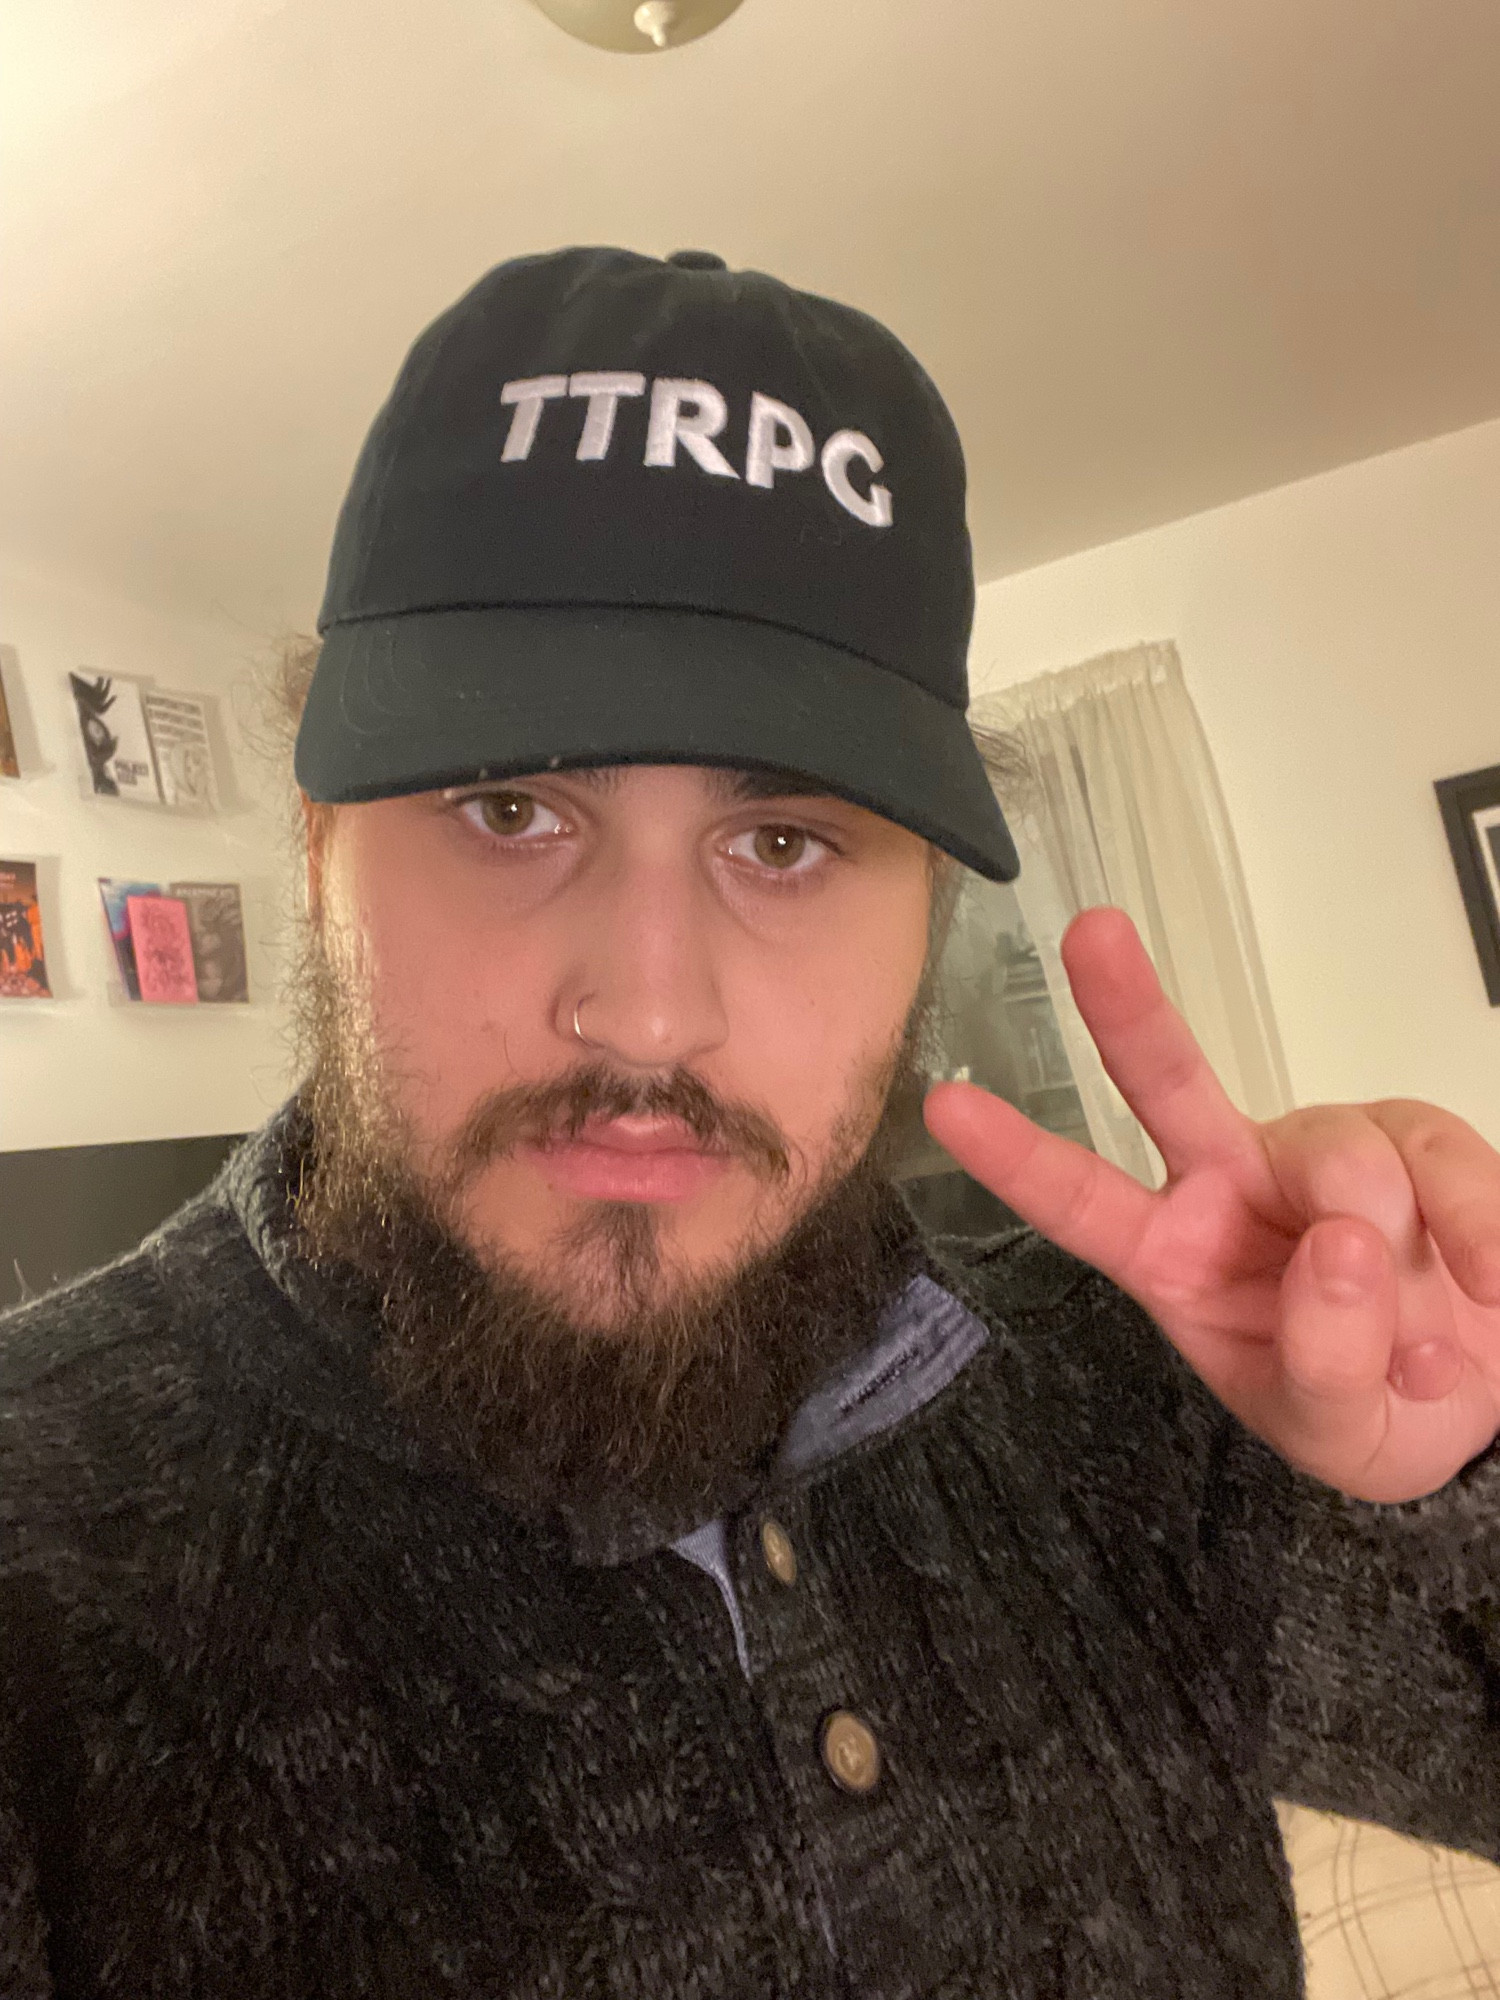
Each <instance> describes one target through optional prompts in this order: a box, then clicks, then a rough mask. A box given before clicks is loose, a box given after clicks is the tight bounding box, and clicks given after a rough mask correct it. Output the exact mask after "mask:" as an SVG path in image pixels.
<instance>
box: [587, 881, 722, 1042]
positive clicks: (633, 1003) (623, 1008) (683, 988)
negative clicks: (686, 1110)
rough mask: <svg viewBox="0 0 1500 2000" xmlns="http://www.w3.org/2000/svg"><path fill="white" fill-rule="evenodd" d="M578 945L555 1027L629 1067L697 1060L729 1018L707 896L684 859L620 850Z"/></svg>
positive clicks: (598, 888) (719, 1039)
mask: <svg viewBox="0 0 1500 2000" xmlns="http://www.w3.org/2000/svg"><path fill="white" fill-rule="evenodd" d="M581 914H582V917H583V926H582V927H583V933H584V944H583V948H582V949H581V950H580V951H579V952H578V953H577V954H576V957H575V961H574V964H573V966H572V968H571V971H570V976H569V977H568V979H567V980H566V981H565V983H564V985H563V987H562V989H561V990H560V991H559V994H558V998H557V1020H556V1025H557V1029H558V1032H559V1033H560V1034H561V1035H562V1036H563V1037H564V1038H565V1039H566V1040H567V1041H568V1042H570V1043H571V1044H572V1045H573V1047H574V1049H575V1050H577V1049H578V1048H579V1047H583V1048H586V1049H588V1050H590V1051H592V1052H594V1053H597V1054H600V1055H603V1056H607V1057H610V1058H612V1059H613V1060H614V1061H615V1062H616V1063H618V1064H619V1065H621V1066H622V1067H624V1068H627V1069H636V1070H643V1071H644V1070H663V1069H672V1068H677V1067H680V1066H683V1065H688V1064H691V1063H693V1062H695V1061H700V1060H701V1059H702V1058H703V1057H705V1056H707V1055H710V1054H712V1053H713V1051H714V1050H716V1049H718V1048H720V1047H721V1046H722V1045H723V1042H724V1039H725V1037H726V1035H727V1033H728V1028H729V1023H728V1017H727V1015H726V1013H725V1009H724V1005H723V1001H722V998H721V995H720V990H719V978H718V967H717V964H716V953H715V937H714V932H715V923H714V909H713V901H712V896H711V894H710V893H709V891H708V888H707V885H706V884H705V883H704V882H703V881H702V879H701V876H700V875H699V874H698V871H697V870H696V869H695V868H694V867H693V865H692V863H691V861H690V859H688V858H687V857H684V856H677V855H673V854H670V853H665V854H662V855H659V856H655V857H653V856H651V855H647V854H635V855H625V856H621V857H620V858H619V860H618V861H617V863H616V864H615V865H614V866H612V867H610V868H609V869H607V870H604V871H601V873H600V875H599V878H598V880H597V882H596V884H595V888H594V893H593V895H592V896H591V897H590V899H589V905H588V908H587V909H586V911H584V912H582V913H581Z"/></svg>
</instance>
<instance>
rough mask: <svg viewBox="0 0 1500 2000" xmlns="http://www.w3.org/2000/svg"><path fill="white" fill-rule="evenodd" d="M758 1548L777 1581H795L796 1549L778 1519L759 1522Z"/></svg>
mask: <svg viewBox="0 0 1500 2000" xmlns="http://www.w3.org/2000/svg"><path fill="white" fill-rule="evenodd" d="M760 1549H761V1554H762V1555H763V1556H764V1557H765V1559H766V1568H767V1569H768V1570H769V1571H770V1572H771V1574H772V1576H774V1577H775V1579H776V1581H777V1582H778V1583H795V1582H796V1581H797V1551H796V1550H795V1549H794V1548H793V1547H792V1538H791V1536H790V1535H789V1534H788V1533H787V1531H786V1529H785V1528H783V1527H782V1525H781V1523H780V1522H779V1521H762V1522H761V1524H760Z"/></svg>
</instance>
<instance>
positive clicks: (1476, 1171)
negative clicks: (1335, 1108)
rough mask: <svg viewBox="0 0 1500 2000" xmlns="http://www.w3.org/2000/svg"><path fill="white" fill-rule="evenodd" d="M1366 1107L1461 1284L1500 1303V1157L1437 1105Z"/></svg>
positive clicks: (1482, 1301)
mask: <svg viewBox="0 0 1500 2000" xmlns="http://www.w3.org/2000/svg"><path fill="white" fill-rule="evenodd" d="M1367 1110H1368V1115H1369V1117H1370V1119H1371V1120H1372V1121H1373V1123H1374V1124H1376V1125H1377V1126H1378V1127H1379V1129H1380V1130H1381V1131H1382V1132H1384V1133H1385V1134H1386V1135H1387V1137H1388V1138H1389V1139H1390V1142H1391V1144H1392V1145H1393V1146H1394V1148H1395V1149H1396V1152H1397V1153H1398V1155H1399V1157H1400V1159H1401V1163H1402V1166H1403V1169H1404V1171H1405V1172H1406V1174H1407V1175H1408V1177H1409V1180H1410V1183H1411V1187H1412V1191H1413V1196H1414V1200H1415V1205H1416V1207H1417V1209H1418V1211H1419V1212H1420V1215H1421V1218H1422V1221H1423V1223H1424V1224H1425V1225H1426V1228H1427V1230H1428V1232H1429V1233H1430V1234H1431V1237H1432V1240H1433V1242H1434V1243H1435V1244H1436V1245H1437V1247H1438V1249H1439V1251H1440V1252H1441V1253H1442V1258H1443V1262H1444V1263H1445V1264H1446V1265H1447V1267H1448V1269H1449V1271H1450V1272H1451V1273H1452V1275H1453V1277H1454V1279H1455V1281H1456V1282H1457V1283H1458V1284H1459V1285H1460V1286H1461V1287H1462V1288H1463V1290H1464V1291H1465V1292H1466V1293H1467V1294H1468V1295H1469V1297H1470V1298H1471V1299H1473V1300H1474V1302H1475V1303H1476V1305H1500V1153H1497V1152H1496V1151H1495V1149H1494V1147H1493V1146H1490V1145H1488V1144H1487V1143H1486V1142H1485V1141H1484V1140H1483V1139H1482V1138H1481V1137H1480V1136H1479V1134H1478V1133H1477V1132H1476V1131H1475V1130H1474V1128H1473V1126H1472V1125H1466V1124H1465V1123H1464V1121H1463V1120H1462V1119H1461V1118H1455V1117H1454V1115H1453V1114H1452V1112H1449V1111H1443V1110H1440V1109H1439V1108H1438V1106H1437V1105H1435V1104H1420V1103H1416V1102H1413V1101H1410V1100H1407V1099H1392V1100H1390V1101H1388V1102H1385V1103H1381V1104H1372V1105H1370V1106H1368V1107H1367Z"/></svg>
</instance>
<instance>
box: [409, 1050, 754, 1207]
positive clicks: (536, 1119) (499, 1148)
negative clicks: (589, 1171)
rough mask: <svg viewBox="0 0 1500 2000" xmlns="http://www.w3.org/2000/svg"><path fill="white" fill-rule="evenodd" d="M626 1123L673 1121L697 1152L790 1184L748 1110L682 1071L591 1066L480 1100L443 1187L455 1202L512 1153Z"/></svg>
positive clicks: (452, 1150) (460, 1134)
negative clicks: (596, 1123)
mask: <svg viewBox="0 0 1500 2000" xmlns="http://www.w3.org/2000/svg"><path fill="white" fill-rule="evenodd" d="M630 1117H652V1118H675V1119H677V1120H678V1122H679V1123H680V1124H683V1125H685V1126H686V1127H687V1129H688V1131H689V1132H691V1133H692V1135H693V1137H694V1138H695V1139H696V1140H697V1142H698V1144H699V1145H700V1146H702V1147H704V1148H705V1149H706V1150H708V1151H710V1152H715V1153H728V1154H732V1155H733V1156H734V1157H736V1158H738V1159H741V1160H743V1161H744V1162H745V1164H746V1165H747V1166H748V1167H749V1168H750V1169H751V1171H752V1172H753V1173H755V1174H756V1175H757V1176H758V1177H759V1178H760V1179H762V1180H765V1181H770V1182H784V1181H786V1180H788V1179H789V1178H790V1176H791V1171H792V1161H791V1152H790V1149H789V1147H788V1145H787V1143H786V1140H785V1139H784V1138H783V1136H782V1134H781V1132H780V1131H779V1130H778V1128H777V1126H776V1125H775V1124H774V1123H773V1121H772V1120H771V1119H770V1118H768V1117H767V1116H766V1114H765V1113H764V1112H762V1111H757V1110H756V1109H755V1107H754V1106H753V1105H750V1104H742V1103H734V1102H731V1101H729V1100H727V1099H724V1098H721V1097H718V1096H716V1095H715V1093H714V1092H713V1091H711V1090H710V1089H709V1087H708V1085H707V1084H706V1083H704V1082H703V1081H702V1079H701V1078H699V1077H696V1076H694V1075H693V1074H692V1072H691V1071H689V1070H685V1069H675V1070H672V1071H670V1072H669V1073H668V1074H667V1075H665V1076H657V1077H630V1076H623V1075H621V1074H620V1073H619V1072H618V1071H617V1070H612V1069H610V1067H609V1066H608V1064H607V1063H600V1062H593V1063H587V1064H585V1065H583V1066H582V1067H581V1068H579V1069H575V1070H570V1071H568V1072H567V1074H566V1075H563V1076H559V1077H553V1078H551V1079H549V1080H548V1081H547V1082H545V1083H523V1084H513V1085H511V1086H510V1087H509V1088H508V1089H502V1090H492V1091H489V1092H487V1093H486V1094H485V1096H483V1097H482V1098H480V1100H479V1102H478V1103H477V1104H476V1105H475V1106H474V1108H473V1109H472V1110H471V1111H470V1113H469V1115H468V1116H467V1118H465V1120H464V1122H463V1124H462V1126H461V1127H460V1128H459V1130H458V1131H457V1132H456V1133H455V1134H454V1136H453V1138H452V1140H451V1141H450V1142H449V1145H448V1147H447V1148H446V1153H447V1158H446V1163H445V1171H444V1174H443V1181H444V1184H445V1186H446V1187H447V1189H448V1191H449V1193H450V1194H457V1193H459V1192H461V1191H462V1190H463V1188H464V1187H466V1186H467V1185H468V1183H469V1182H470V1181H471V1180H472V1179H473V1177H474V1176H475V1175H476V1174H477V1173H479V1172H480V1171H481V1169H482V1168H484V1167H486V1166H488V1165H489V1163H490V1162H491V1161H492V1160H499V1159H504V1158H505V1157H506V1156H507V1155H508V1154H510V1153H512V1152H513V1151H514V1150H515V1148H516V1147H517V1146H521V1145H532V1146H545V1145H547V1144H548V1143H549V1142H555V1141H557V1140H559V1139H576V1138H577V1137H578V1135H579V1133H580V1132H582V1130H583V1129H584V1127H585V1126H586V1125H588V1124H590V1123H591V1122H592V1121H593V1120H594V1119H599V1118H630Z"/></svg>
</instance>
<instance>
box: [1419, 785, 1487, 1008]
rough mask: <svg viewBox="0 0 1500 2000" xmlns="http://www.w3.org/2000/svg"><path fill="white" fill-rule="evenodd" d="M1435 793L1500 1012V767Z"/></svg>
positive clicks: (1481, 965)
mask: <svg viewBox="0 0 1500 2000" xmlns="http://www.w3.org/2000/svg"><path fill="white" fill-rule="evenodd" d="M1433 789H1434V790H1435V791H1436V793H1437V796H1438V805H1439V807H1440V808H1441V810H1442V815H1443V826H1444V828H1445V829H1446V831H1447V835H1448V845H1449V847H1450V848H1451V849H1452V850H1453V866H1454V867H1455V868H1456V869H1457V871H1458V886H1459V888H1460V889H1461V890H1462V891H1463V899H1464V908H1465V909H1466V910H1467V911H1468V913H1469V929H1470V930H1471V931H1472V932H1473V933H1474V949H1475V950H1476V951H1477V952H1478V953H1479V969H1480V971H1481V972H1482V973H1483V974H1484V990H1485V992H1486V993H1487V994H1488V995H1489V1002H1490V1005H1491V1006H1492V1007H1500V764H1491V765H1490V766H1489V767H1488V769H1486V770H1483V771H1465V772H1463V773H1462V774H1461V775H1460V776H1459V777H1457V778H1439V779H1438V780H1437V782H1436V784H1435V785H1434V787H1433Z"/></svg>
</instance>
